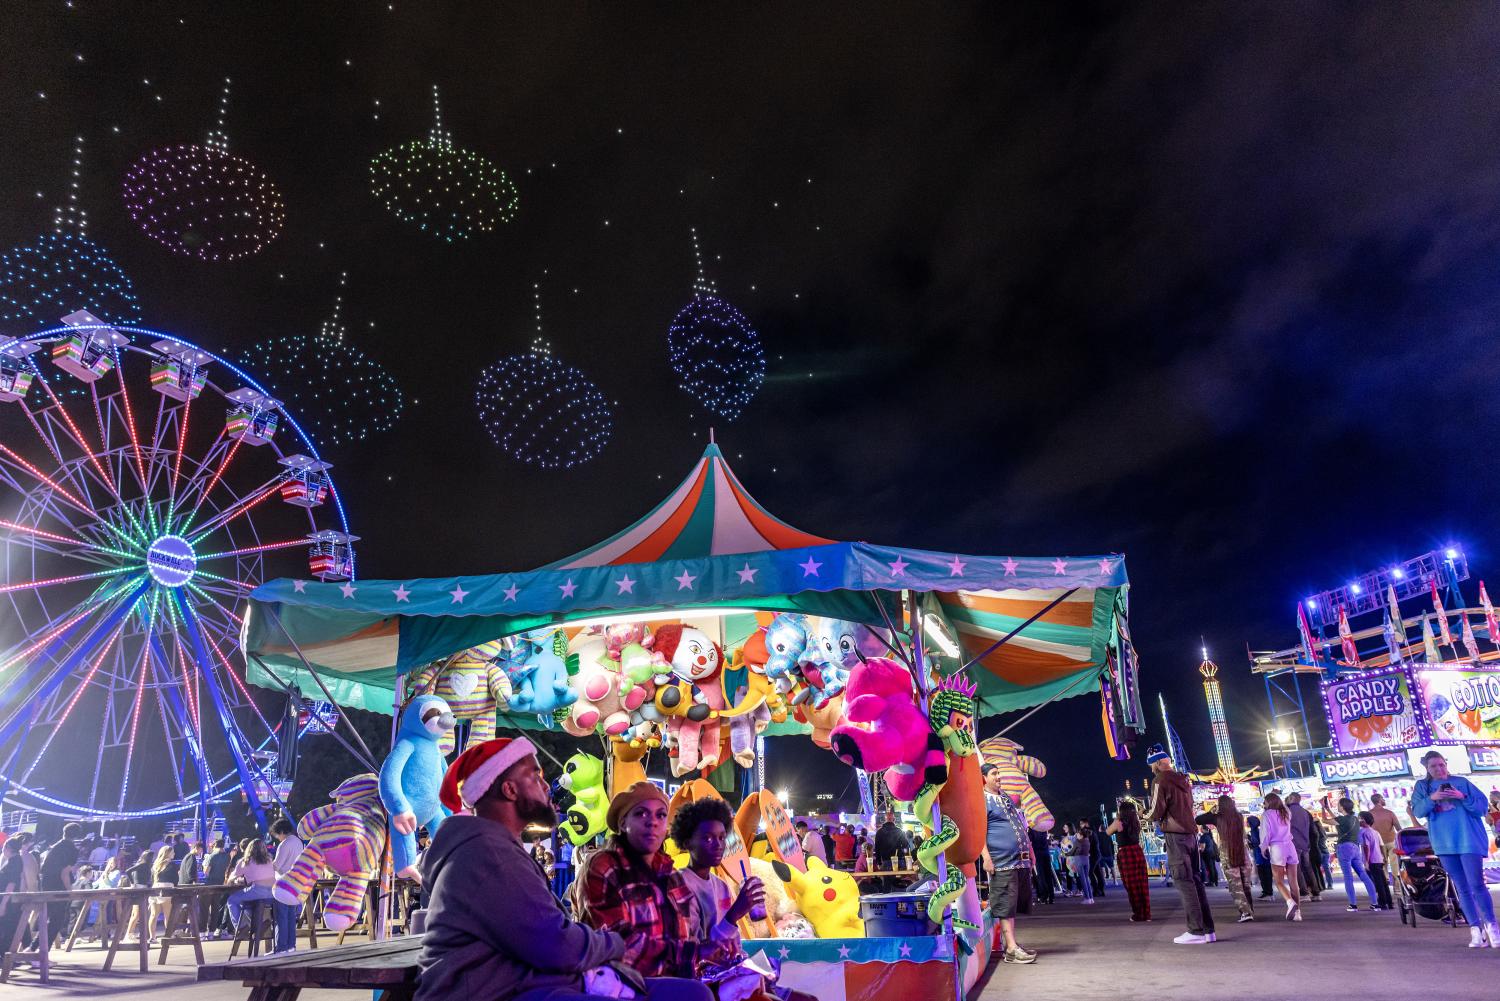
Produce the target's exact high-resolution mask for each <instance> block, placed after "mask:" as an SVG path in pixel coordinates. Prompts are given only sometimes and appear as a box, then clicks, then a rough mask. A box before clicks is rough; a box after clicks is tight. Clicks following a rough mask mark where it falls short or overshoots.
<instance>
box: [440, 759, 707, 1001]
mask: <svg viewBox="0 0 1500 1001" xmlns="http://www.w3.org/2000/svg"><path fill="white" fill-rule="evenodd" d="M441 795H442V800H443V805H445V806H447V807H448V808H449V809H450V810H452V811H454V813H459V812H460V811H461V810H462V811H466V812H472V815H460V816H454V817H450V818H449V819H447V820H445V821H444V822H443V824H442V826H441V827H439V828H438V833H437V835H436V836H435V837H434V838H433V839H432V845H431V847H429V848H428V849H427V853H426V854H425V855H424V856H423V858H422V885H423V886H424V887H427V888H428V891H429V895H430V896H429V900H430V903H429V907H428V914H427V930H426V933H425V934H424V936H423V938H422V951H421V952H420V953H419V954H418V956H417V965H418V966H419V967H420V968H421V973H420V975H419V977H418V980H417V994H416V1001H451V999H454V998H464V999H465V1001H575V999H576V1001H582V999H584V998H586V997H594V998H596V999H597V998H598V997H599V996H600V995H604V996H615V997H631V996H637V997H639V996H640V995H641V993H642V990H641V989H642V987H643V988H644V992H645V995H646V996H647V997H649V999H650V1001H711V997H712V995H710V993H709V991H708V988H707V987H705V986H704V985H703V984H700V983H698V982H696V981H692V980H668V979H653V980H646V981H644V982H642V981H640V979H639V977H635V976H632V971H629V970H620V969H618V968H616V967H613V966H611V965H610V964H611V963H613V962H615V961H617V960H619V959H620V957H621V956H623V955H624V954H625V943H624V941H623V940H622V939H621V938H620V936H619V935H616V934H615V933H614V932H612V931H595V930H593V929H591V928H588V927H586V926H584V925H581V924H578V923H577V922H575V921H573V920H571V919H570V918H569V917H568V915H567V912H566V911H564V910H563V908H562V905H560V904H559V903H558V902H557V898H556V897H554V896H552V892H551V890H550V888H549V887H548V885H547V877H546V876H545V875H544V874H543V873H542V870H541V869H540V868H539V867H538V866H537V864H536V862H535V861H534V860H533V859H532V857H531V854H530V853H529V852H528V851H527V850H526V848H525V847H524V846H523V845H522V843H521V832H522V831H524V830H525V829H526V826H527V825H528V824H538V825H541V826H554V825H555V824H556V823H557V814H556V813H555V812H554V811H553V809H552V804H551V803H550V802H549V800H548V794H547V783H546V781H545V780H544V779H543V778H542V768H541V765H540V764H538V763H537V759H536V749H535V747H533V746H532V744H531V742H530V741H528V740H526V739H525V738H516V739H507V738H500V739H497V740H488V741H485V742H484V743H482V744H478V745H476V746H474V747H471V748H469V749H468V750H467V751H465V752H464V753H463V754H461V755H459V756H458V758H457V759H456V760H455V761H454V762H453V765H452V766H451V767H450V768H449V769H448V774H447V776H446V777H445V778H444V779H443V787H442V793H441ZM632 984H634V985H635V986H634V987H632V986H631V985H632Z"/></svg>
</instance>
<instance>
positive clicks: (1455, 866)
mask: <svg viewBox="0 0 1500 1001" xmlns="http://www.w3.org/2000/svg"><path fill="white" fill-rule="evenodd" d="M1438 858H1440V859H1442V862H1443V868H1444V869H1446V870H1448V878H1449V879H1451V880H1453V889H1454V890H1455V891H1456V892H1457V893H1458V906H1460V907H1462V908H1463V909H1464V917H1466V918H1468V919H1469V924H1471V925H1478V924H1494V923H1495V902H1494V901H1493V900H1491V899H1490V890H1489V887H1487V886H1485V885H1484V856H1483V855H1439V856H1438Z"/></svg>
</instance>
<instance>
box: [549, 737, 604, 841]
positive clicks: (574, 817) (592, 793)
mask: <svg viewBox="0 0 1500 1001" xmlns="http://www.w3.org/2000/svg"><path fill="white" fill-rule="evenodd" d="M558 784H559V785H561V786H562V787H563V788H564V789H567V790H568V791H569V792H570V793H572V794H573V803H572V805H570V806H569V807H568V811H567V816H566V817H565V818H564V819H563V823H562V829H563V833H564V834H566V835H567V836H568V840H569V841H571V842H573V845H574V847H577V846H579V845H584V844H587V843H588V842H590V841H592V840H593V839H594V837H595V836H596V835H599V834H603V833H604V815H605V814H606V813H607V812H608V811H609V794H608V793H607V792H606V791H605V788H604V762H603V761H602V760H600V759H599V758H596V757H594V756H593V755H592V754H584V753H583V752H581V751H580V752H579V753H577V754H575V755H573V756H572V757H571V758H569V759H568V760H567V761H565V762H564V763H563V774H562V778H560V779H558Z"/></svg>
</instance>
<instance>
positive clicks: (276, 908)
mask: <svg viewBox="0 0 1500 1001" xmlns="http://www.w3.org/2000/svg"><path fill="white" fill-rule="evenodd" d="M271 908H272V911H273V913H274V915H275V918H276V951H277V952H286V951H288V950H290V949H295V948H297V915H298V914H299V913H301V911H302V905H301V904H283V903H282V902H281V901H279V900H278V901H276V903H274V904H272V905H271Z"/></svg>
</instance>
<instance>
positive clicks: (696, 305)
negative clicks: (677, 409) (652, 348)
mask: <svg viewBox="0 0 1500 1001" xmlns="http://www.w3.org/2000/svg"><path fill="white" fill-rule="evenodd" d="M692 235H693V258H694V260H695V261H696V263H697V267H698V277H697V280H696V281H694V283H693V298H692V299H691V300H689V302H688V304H687V305H686V306H684V307H683V308H682V309H681V311H679V312H678V314H677V315H676V316H675V317H674V318H673V319H672V324H671V326H669V327H668V328H667V355H668V357H669V359H670V361H671V364H672V371H673V372H675V373H676V374H677V378H678V386H679V387H680V388H681V389H682V390H683V392H685V393H687V394H688V395H689V396H691V397H693V399H695V400H697V401H698V403H699V405H700V406H702V407H703V408H704V409H705V410H708V411H710V412H711V413H714V414H716V415H718V416H719V417H721V418H723V419H724V420H727V421H734V420H737V419H738V418H739V416H740V414H741V413H742V412H743V411H744V409H745V407H746V406H748V405H749V403H750V401H751V400H752V399H754V398H755V394H756V393H758V392H759V391H760V387H761V384H762V383H763V382H764V381H765V378H766V357H765V353H764V351H763V349H762V347H761V342H760V335H759V334H757V333H756V332H755V329H754V328H753V327H751V326H750V321H749V320H747V319H745V316H744V314H742V313H741V312H740V311H739V310H737V309H735V308H734V307H733V306H731V305H730V304H729V303H727V302H725V301H724V300H723V299H720V298H719V297H718V296H717V295H716V294H715V288H714V285H713V283H712V282H710V281H709V280H708V279H707V278H706V277H705V276H704V272H703V254H702V251H701V250H700V249H699V246H698V230H697V229H696V228H695V229H693V231H692Z"/></svg>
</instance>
